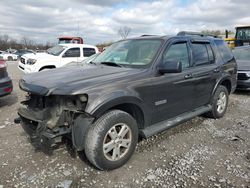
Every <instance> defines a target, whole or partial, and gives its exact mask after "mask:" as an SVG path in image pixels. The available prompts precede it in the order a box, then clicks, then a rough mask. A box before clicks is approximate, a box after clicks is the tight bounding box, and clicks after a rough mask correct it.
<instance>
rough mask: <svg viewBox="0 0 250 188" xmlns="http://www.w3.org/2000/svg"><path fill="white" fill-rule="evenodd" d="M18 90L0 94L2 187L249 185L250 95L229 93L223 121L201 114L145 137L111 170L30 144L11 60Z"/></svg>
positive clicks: (13, 73) (16, 73)
mask: <svg viewBox="0 0 250 188" xmlns="http://www.w3.org/2000/svg"><path fill="white" fill-rule="evenodd" d="M8 70H9V73H10V75H11V77H12V78H13V82H14V87H15V88H14V92H13V93H12V94H11V95H10V96H6V97H4V98H0V143H1V144H0V188H3V187H4V188H5V187H69V186H70V187H171V188H173V187H242V188H244V187H245V188H247V187H248V188H249V187H250V93H249V92H237V93H236V94H233V95H231V96H230V104H229V109H228V111H227V113H226V115H225V116H224V117H223V118H222V119H219V120H213V119H206V118H202V117H197V118H195V119H193V120H191V121H189V122H187V123H184V124H182V125H180V126H178V127H176V128H173V129H171V130H169V131H167V132H165V133H162V134H159V135H156V136H153V137H151V138H150V139H148V140H143V141H141V142H140V143H139V144H138V147H137V150H136V152H135V154H134V155H133V157H132V158H131V160H130V161H129V162H128V163H127V164H126V165H125V166H123V167H121V168H120V169H117V170H114V171H110V172H106V171H99V170H96V169H95V168H93V167H91V166H90V164H89V163H88V162H87V161H86V159H85V158H79V156H77V157H75V158H73V157H72V156H71V155H70V153H69V152H68V150H67V149H66V147H61V148H59V149H58V150H57V151H55V153H54V154H53V155H52V156H46V155H45V154H43V153H41V152H37V151H35V150H34V148H33V147H32V146H31V145H30V143H29V142H28V140H27V138H26V135H25V133H24V131H23V130H22V128H21V127H20V125H15V124H14V123H13V120H14V118H15V117H17V114H16V110H17V108H18V103H19V102H20V101H21V100H22V98H23V97H24V93H23V92H21V91H20V90H19V88H18V80H19V79H20V78H21V76H22V73H21V72H20V71H19V70H18V69H17V63H16V62H9V63H8Z"/></svg>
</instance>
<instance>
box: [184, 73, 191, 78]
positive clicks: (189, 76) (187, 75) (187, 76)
mask: <svg viewBox="0 0 250 188" xmlns="http://www.w3.org/2000/svg"><path fill="white" fill-rule="evenodd" d="M184 78H185V79H190V78H193V75H192V74H186V75H185V76H184Z"/></svg>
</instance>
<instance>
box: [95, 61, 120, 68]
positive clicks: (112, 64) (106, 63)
mask: <svg viewBox="0 0 250 188" xmlns="http://www.w3.org/2000/svg"><path fill="white" fill-rule="evenodd" d="M100 64H103V65H108V66H113V67H122V66H121V65H120V64H117V63H115V62H110V61H104V62H101V63H100Z"/></svg>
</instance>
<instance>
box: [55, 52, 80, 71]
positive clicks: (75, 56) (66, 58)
mask: <svg viewBox="0 0 250 188" xmlns="http://www.w3.org/2000/svg"><path fill="white" fill-rule="evenodd" d="M80 55H81V54H80V48H70V49H68V50H66V51H65V53H64V54H63V55H62V59H61V64H60V67H61V66H64V65H66V64H68V63H71V62H78V61H79V58H80Z"/></svg>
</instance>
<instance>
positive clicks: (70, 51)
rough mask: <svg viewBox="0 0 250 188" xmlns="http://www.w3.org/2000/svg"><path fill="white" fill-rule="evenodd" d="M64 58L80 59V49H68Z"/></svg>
mask: <svg viewBox="0 0 250 188" xmlns="http://www.w3.org/2000/svg"><path fill="white" fill-rule="evenodd" d="M63 57H80V48H70V49H68V50H67V51H66V52H65V54H64V56H63Z"/></svg>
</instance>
